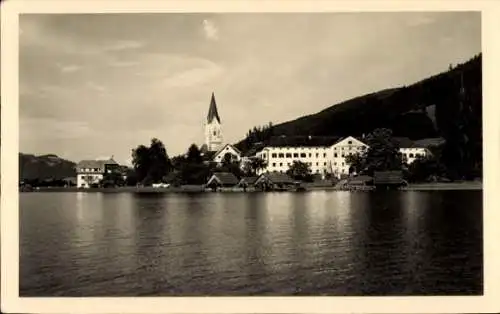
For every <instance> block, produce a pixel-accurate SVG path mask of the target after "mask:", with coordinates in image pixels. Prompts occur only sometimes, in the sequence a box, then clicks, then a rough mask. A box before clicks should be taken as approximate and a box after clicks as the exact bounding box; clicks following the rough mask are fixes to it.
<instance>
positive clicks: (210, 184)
mask: <svg viewBox="0 0 500 314" xmlns="http://www.w3.org/2000/svg"><path fill="white" fill-rule="evenodd" d="M237 184H238V178H237V177H236V176H235V175H234V174H232V173H230V172H216V173H214V174H213V175H212V176H211V177H210V179H208V181H207V184H206V187H207V188H210V189H212V190H213V191H217V190H218V189H228V188H233V187H234V186H236V185H237Z"/></svg>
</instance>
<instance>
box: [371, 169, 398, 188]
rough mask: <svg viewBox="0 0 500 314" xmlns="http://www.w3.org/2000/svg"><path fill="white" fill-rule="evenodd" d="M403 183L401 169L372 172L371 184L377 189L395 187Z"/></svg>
mask: <svg viewBox="0 0 500 314" xmlns="http://www.w3.org/2000/svg"><path fill="white" fill-rule="evenodd" d="M405 184H406V182H405V181H404V180H403V172H402V171H401V170H392V171H375V172H374V174H373V185H375V187H376V188H377V189H397V188H400V187H402V186H404V185H405Z"/></svg>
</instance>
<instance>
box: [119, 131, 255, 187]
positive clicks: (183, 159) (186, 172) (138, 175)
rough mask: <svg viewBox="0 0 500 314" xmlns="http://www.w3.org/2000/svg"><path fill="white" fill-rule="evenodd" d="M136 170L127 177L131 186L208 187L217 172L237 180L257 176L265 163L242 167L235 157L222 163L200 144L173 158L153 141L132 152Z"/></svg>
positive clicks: (158, 143)
mask: <svg viewBox="0 0 500 314" xmlns="http://www.w3.org/2000/svg"><path fill="white" fill-rule="evenodd" d="M132 163H133V165H134V167H133V171H131V173H129V175H128V176H127V185H136V184H139V185H145V186H147V185H151V184H153V183H169V184H173V185H176V186H177V185H186V184H187V185H189V184H195V185H199V184H205V183H206V182H207V180H208V179H209V178H210V176H212V175H213V174H214V173H216V172H230V173H233V174H234V175H235V176H236V177H237V178H242V177H243V176H251V175H255V174H256V172H257V170H259V169H263V168H264V167H265V164H264V163H263V161H262V160H260V159H254V160H251V161H250V162H249V163H248V164H245V165H244V166H241V165H240V162H239V161H237V160H236V159H235V158H234V156H232V155H231V154H229V153H228V154H226V155H224V158H223V160H222V162H221V163H220V164H218V163H216V162H213V161H212V160H211V159H210V155H204V154H203V153H202V152H201V150H200V149H199V148H198V146H197V145H196V144H192V145H191V146H190V147H189V148H188V150H187V152H186V153H185V154H182V155H179V156H175V157H172V158H171V159H170V158H169V156H168V154H167V150H166V149H165V147H164V145H163V143H161V141H159V140H158V139H152V141H151V145H150V146H149V147H146V146H144V145H139V146H138V147H137V148H135V149H134V150H132Z"/></svg>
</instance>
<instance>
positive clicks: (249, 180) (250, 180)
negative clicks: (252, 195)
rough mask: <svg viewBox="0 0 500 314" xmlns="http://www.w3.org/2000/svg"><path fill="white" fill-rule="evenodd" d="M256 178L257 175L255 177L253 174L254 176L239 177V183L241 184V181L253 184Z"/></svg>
mask: <svg viewBox="0 0 500 314" xmlns="http://www.w3.org/2000/svg"><path fill="white" fill-rule="evenodd" d="M258 178H259V177H257V176H255V177H244V178H241V180H240V183H239V184H242V183H247V184H254V183H255V181H257V179H258Z"/></svg>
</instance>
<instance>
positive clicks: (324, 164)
mask: <svg viewBox="0 0 500 314" xmlns="http://www.w3.org/2000/svg"><path fill="white" fill-rule="evenodd" d="M277 164H279V167H283V163H282V162H280V163H276V162H273V163H272V166H273V167H276V165H277ZM306 164H307V165H309V166H312V165H313V164H312V162H306ZM286 165H287V166H288V167H290V166H291V165H292V163H290V162H288V163H287V164H286ZM333 165H334V166H336V165H337V163H336V162H334V163H333ZM316 166H319V162H317V163H316ZM323 166H326V162H324V163H323ZM342 166H345V162H343V163H342Z"/></svg>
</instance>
